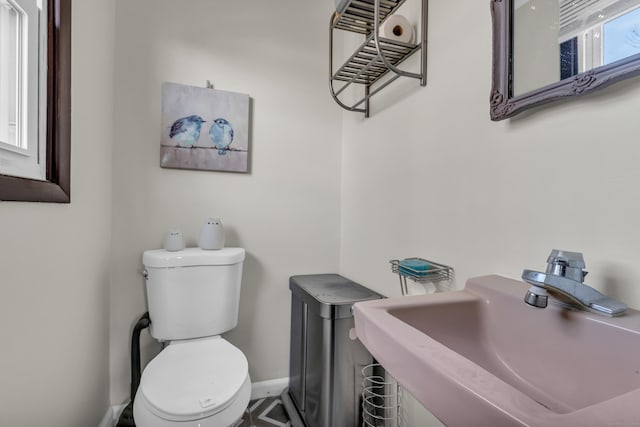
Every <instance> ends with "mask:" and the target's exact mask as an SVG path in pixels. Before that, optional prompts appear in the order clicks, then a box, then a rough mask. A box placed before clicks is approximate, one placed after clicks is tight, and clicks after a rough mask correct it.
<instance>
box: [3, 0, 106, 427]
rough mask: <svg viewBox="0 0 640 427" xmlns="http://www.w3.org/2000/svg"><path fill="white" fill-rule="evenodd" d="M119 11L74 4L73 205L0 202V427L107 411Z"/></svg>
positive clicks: (95, 419)
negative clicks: (116, 24)
mask: <svg viewBox="0 0 640 427" xmlns="http://www.w3.org/2000/svg"><path fill="white" fill-rule="evenodd" d="M114 12H115V9H114V6H113V4H112V2H111V1H105V0H82V1H75V2H73V9H72V14H73V24H72V25H73V30H72V34H73V38H72V57H73V58H72V67H71V68H72V70H71V71H72V88H71V90H72V117H71V124H72V130H71V162H72V164H71V204H68V205H66V204H65V205H59V204H42V203H13V202H0V219H1V221H0V242H1V244H0V272H1V273H0V289H1V290H2V297H1V298H0V342H2V354H1V356H0V425H2V426H12V427H20V426H25V427H31V426H51V427H87V426H96V425H98V423H99V422H100V419H101V418H102V416H103V415H104V411H105V408H106V407H107V406H108V405H109V360H108V358H109V349H108V346H109V335H108V328H109V290H108V289H109V262H108V259H109V249H110V236H111V216H110V213H111V170H112V169H111V166H112V161H111V146H112V140H113V96H112V89H113V87H112V80H113V66H112V60H113V35H114V17H115V13H114Z"/></svg>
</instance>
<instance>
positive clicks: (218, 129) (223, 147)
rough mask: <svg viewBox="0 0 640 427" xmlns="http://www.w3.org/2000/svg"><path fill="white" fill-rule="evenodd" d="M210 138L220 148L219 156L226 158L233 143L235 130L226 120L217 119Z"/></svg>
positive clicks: (210, 132) (210, 130) (210, 131)
mask: <svg viewBox="0 0 640 427" xmlns="http://www.w3.org/2000/svg"><path fill="white" fill-rule="evenodd" d="M209 137H210V138H211V141H213V144H214V145H215V146H216V147H217V148H218V154H220V155H221V156H224V155H226V154H227V148H228V147H229V146H230V145H231V143H232V142H233V128H232V127H231V125H230V124H229V122H228V121H227V120H226V119H215V120H214V121H213V124H212V125H211V128H210V129H209Z"/></svg>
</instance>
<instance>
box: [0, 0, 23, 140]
mask: <svg viewBox="0 0 640 427" xmlns="http://www.w3.org/2000/svg"><path fill="white" fill-rule="evenodd" d="M20 18H21V15H20V14H19V12H18V10H17V9H16V8H15V7H14V6H13V5H12V4H10V3H9V2H7V1H3V0H0V142H3V143H5V144H9V145H12V146H20V145H19V140H18V138H17V129H18V108H19V107H18V88H19V83H20V82H19V80H18V77H19V75H20V73H19V61H18V47H19V43H20V37H19V31H20Z"/></svg>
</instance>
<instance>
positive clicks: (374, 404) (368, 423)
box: [362, 363, 401, 427]
mask: <svg viewBox="0 0 640 427" xmlns="http://www.w3.org/2000/svg"><path fill="white" fill-rule="evenodd" d="M362 377H363V379H362V427H401V426H400V398H399V396H400V387H399V385H398V383H397V382H396V380H395V379H394V378H393V377H391V376H390V375H389V374H387V372H386V371H385V369H384V368H383V367H382V366H381V365H380V364H378V363H372V364H370V365H367V366H365V367H364V368H362Z"/></svg>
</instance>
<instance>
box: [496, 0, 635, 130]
mask: <svg viewBox="0 0 640 427" xmlns="http://www.w3.org/2000/svg"><path fill="white" fill-rule="evenodd" d="M512 2H513V0H491V16H492V18H493V64H492V68H493V73H492V74H493V77H492V87H491V96H490V101H489V102H490V114H491V120H494V121H498V120H504V119H506V118H509V117H513V116H515V115H516V114H518V113H520V112H522V111H524V110H526V109H529V108H533V107H537V106H540V105H542V104H546V103H548V102H551V101H555V100H558V99H561V98H567V97H573V96H577V95H584V94H586V93H589V92H592V91H594V90H597V89H601V88H604V87H606V86H609V85H611V84H613V83H616V82H618V81H621V80H624V79H627V78H629V77H634V76H637V75H640V54H637V55H633V56H630V57H628V58H625V59H622V60H619V61H616V62H614V63H612V64H609V65H604V66H601V67H598V68H594V69H592V70H589V71H587V72H584V73H580V74H577V75H575V76H573V77H569V78H566V79H564V80H561V81H559V82H557V83H553V84H550V85H547V86H544V87H542V88H540V89H536V90H533V91H531V92H527V93H525V94H522V95H519V96H513V95H512V93H513V91H512V82H513V70H512V34H513V32H512V27H511V26H512V22H513V19H512V18H513V17H512Z"/></svg>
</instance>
